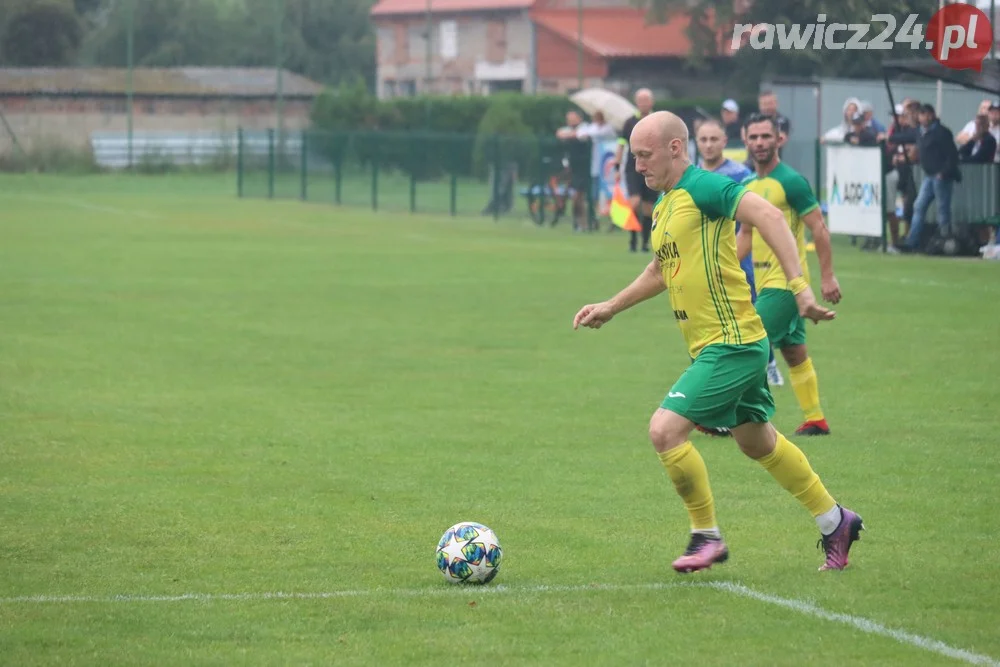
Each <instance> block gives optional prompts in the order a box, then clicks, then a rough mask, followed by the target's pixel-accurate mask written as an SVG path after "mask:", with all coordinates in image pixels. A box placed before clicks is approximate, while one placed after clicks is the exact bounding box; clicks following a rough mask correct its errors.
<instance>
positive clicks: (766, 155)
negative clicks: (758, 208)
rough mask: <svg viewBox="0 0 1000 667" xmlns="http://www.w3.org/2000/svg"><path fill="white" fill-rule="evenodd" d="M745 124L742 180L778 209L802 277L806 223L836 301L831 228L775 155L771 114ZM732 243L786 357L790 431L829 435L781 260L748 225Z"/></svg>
mask: <svg viewBox="0 0 1000 667" xmlns="http://www.w3.org/2000/svg"><path fill="white" fill-rule="evenodd" d="M744 128H745V130H746V143H747V149H748V150H749V151H750V154H751V155H753V159H754V165H755V167H756V173H755V174H753V175H752V176H750V177H748V178H747V179H746V180H744V181H743V185H744V186H745V187H746V189H747V190H750V191H751V192H755V193H756V194H758V195H760V196H761V197H763V198H764V199H766V200H767V201H769V202H770V203H772V204H774V206H776V207H777V208H778V210H780V211H781V213H782V216H783V218H784V220H785V224H786V225H787V226H788V228H789V229H790V230H791V232H792V236H793V237H794V238H795V244H796V249H797V251H798V263H799V265H800V267H801V269H802V275H803V276H804V279H805V281H806V282H809V264H808V261H807V259H806V238H805V228H806V227H808V228H809V230H810V231H811V232H812V236H813V241H814V242H815V244H816V257H817V258H818V259H819V268H820V272H821V278H822V294H823V298H824V299H826V300H827V301H829V302H831V303H837V302H839V301H840V285H838V284H837V278H836V277H835V276H834V275H833V251H832V249H831V247H830V233H829V232H828V231H827V229H826V225H825V224H824V223H823V214H822V213H821V212H820V210H819V202H817V201H816V197H814V196H813V193H812V188H811V187H810V186H809V182H808V181H807V180H806V179H805V178H803V177H802V175H801V174H799V173H798V172H797V171H795V170H794V169H792V168H791V167H789V166H788V165H787V164H785V163H784V162H782V161H781V158H780V157H778V128H777V124H776V123H775V121H774V119H773V118H771V117H770V116H762V115H758V114H754V115H752V116H750V117H749V118H748V119H747V121H746V122H745V123H744ZM737 248H738V253H739V256H740V258H743V257H745V256H746V254H747V253H752V255H753V267H754V280H755V282H756V284H757V303H756V306H757V312H758V313H759V314H760V319H761V320H762V321H763V322H764V328H765V329H767V337H768V339H769V340H770V341H771V345H774V346H775V347H776V348H778V349H779V350H781V355H782V356H783V357H784V358H785V361H786V362H787V363H788V370H789V374H790V375H791V381H792V389H793V390H794V391H795V397H796V398H797V399H798V401H799V407H801V408H802V413H803V415H804V418H805V421H804V422H803V424H802V425H801V426H799V428H798V429H797V430H796V431H795V435H829V433H830V426H829V424H827V422H826V418H825V416H824V415H823V410H822V408H821V407H820V400H819V381H818V380H817V378H816V371H815V369H814V368H813V363H812V359H810V358H809V353H808V351H807V350H806V321H805V319H804V318H803V317H802V316H800V315H799V311H798V308H797V307H796V305H795V297H794V296H793V295H792V293H791V292H790V291H789V287H788V282H787V280H786V278H785V273H784V271H782V266H781V264H780V262H779V261H778V258H777V257H776V256H775V252H774V251H773V250H772V249H771V247H770V246H769V244H768V243H767V240H766V239H764V238H763V237H762V236H761V234H758V233H754V230H753V229H752V228H751V227H748V226H745V227H741V228H740V232H739V234H738V235H737Z"/></svg>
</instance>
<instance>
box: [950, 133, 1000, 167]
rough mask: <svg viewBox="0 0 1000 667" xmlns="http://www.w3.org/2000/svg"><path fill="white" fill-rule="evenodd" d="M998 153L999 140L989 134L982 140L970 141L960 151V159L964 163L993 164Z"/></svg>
mask: <svg viewBox="0 0 1000 667" xmlns="http://www.w3.org/2000/svg"><path fill="white" fill-rule="evenodd" d="M996 152H997V140H996V138H994V136H993V135H992V134H990V133H989V132H987V133H986V135H985V136H984V137H983V138H982V139H980V140H978V141H977V140H975V139H970V140H969V141H967V142H965V144H963V145H962V147H961V148H959V149H958V158H959V159H960V160H961V161H962V162H976V163H979V164H983V163H988V162H993V157H994V156H995V155H996Z"/></svg>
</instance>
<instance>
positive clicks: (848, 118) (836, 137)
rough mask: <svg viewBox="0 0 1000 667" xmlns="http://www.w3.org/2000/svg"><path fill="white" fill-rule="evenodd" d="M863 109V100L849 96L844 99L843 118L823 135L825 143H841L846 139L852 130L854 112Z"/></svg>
mask: <svg viewBox="0 0 1000 667" xmlns="http://www.w3.org/2000/svg"><path fill="white" fill-rule="evenodd" d="M860 110H861V100H859V99H858V98H856V97H848V98H847V99H846V100H844V107H843V109H842V112H843V120H841V122H840V123H839V124H838V125H834V126H833V127H831V128H830V129H829V130H827V131H826V133H825V134H824V135H823V138H822V139H821V141H822V143H825V144H839V143H842V142H843V141H844V137H845V136H846V135H847V133H848V132H850V131H851V127H852V125H853V120H852V119H853V118H854V114H856V113H857V112H858V111H860Z"/></svg>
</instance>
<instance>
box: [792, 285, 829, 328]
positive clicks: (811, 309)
mask: <svg viewBox="0 0 1000 667" xmlns="http://www.w3.org/2000/svg"><path fill="white" fill-rule="evenodd" d="M795 303H797V304H798V306H799V315H801V316H802V317H804V318H806V319H809V320H812V321H813V322H815V323H817V324H818V323H819V322H821V321H822V320H832V319H833V318H834V317H836V316H837V313H836V312H834V311H832V310H830V309H828V308H824V307H823V306H821V305H819V304H818V303H816V295H815V294H813V291H812V290H811V289H809V288H806V289H804V290H802V291H801V292H799V293H798V294H796V295H795Z"/></svg>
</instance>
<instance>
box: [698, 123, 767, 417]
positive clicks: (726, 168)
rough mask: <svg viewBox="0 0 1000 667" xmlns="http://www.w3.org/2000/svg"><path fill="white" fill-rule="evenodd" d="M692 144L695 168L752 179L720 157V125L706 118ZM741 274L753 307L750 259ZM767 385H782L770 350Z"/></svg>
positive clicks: (737, 165)
mask: <svg viewBox="0 0 1000 667" xmlns="http://www.w3.org/2000/svg"><path fill="white" fill-rule="evenodd" d="M695 142H696V145H697V147H698V166H699V167H701V168H702V169H705V170H707V171H714V172H715V173H717V174H722V175H723V176H728V177H729V178H731V179H733V180H734V181H736V182H737V183H742V182H743V180H744V179H746V178H748V177H750V176H752V175H753V172H752V171H751V170H750V169H748V168H747V166H746V165H745V164H742V163H740V162H736V161H734V160H730V159H729V158H727V157H725V156H724V155H723V154H722V151H723V149H724V148H725V147H726V130H725V128H724V127H723V126H722V123H720V122H719V121H717V120H715V119H714V118H709V119H707V120H705V121H703V122H702V123H701V124H700V125H699V127H698V130H697V134H696V135H695ZM739 230H740V223H739V222H738V221H737V223H736V231H737V232H738V231H739ZM740 266H741V267H742V268H743V273H745V274H746V277H747V282H748V283H749V284H750V299H751V301H753V302H754V303H756V301H757V289H756V285H755V282H754V272H753V257H752V256H751V255H747V256H746V257H744V258H743V260H741V261H740ZM767 381H768V382H769V383H770V384H772V385H777V386H781V385H783V384H784V383H785V380H784V378H783V377H781V372H780V371H779V370H778V363H777V362H776V361H775V359H774V350H773V349H772V350H771V353H770V358H769V359H768V362H767ZM697 428H698V430H699V431H701V432H702V433H708V434H709V435H729V431H728V429H709V428H704V427H702V426H698V427H697Z"/></svg>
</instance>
